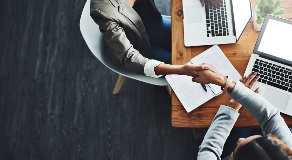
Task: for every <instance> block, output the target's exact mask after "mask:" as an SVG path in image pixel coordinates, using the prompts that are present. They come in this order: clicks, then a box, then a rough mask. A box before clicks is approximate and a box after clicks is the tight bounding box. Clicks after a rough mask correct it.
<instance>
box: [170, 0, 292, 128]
mask: <svg viewBox="0 0 292 160" xmlns="http://www.w3.org/2000/svg"><path fill="white" fill-rule="evenodd" d="M255 2H256V0H252V4H253V5H254V4H255ZM282 2H283V4H282V7H283V8H285V9H286V12H285V14H284V15H283V17H284V18H288V19H292V1H291V0H283V1H282ZM171 9H172V11H171V20H172V64H185V63H187V62H189V61H190V59H191V58H192V57H194V56H196V55H198V54H199V53H201V52H203V51H205V50H206V49H208V48H209V47H210V46H203V47H189V48H186V47H185V46H184V39H183V15H182V10H183V9H182V0H172V8H171ZM258 34H259V32H256V31H255V30H254V29H253V23H252V22H250V23H249V24H248V25H247V27H246V29H245V30H244V32H243V34H242V35H241V37H240V39H239V41H238V42H237V43H235V44H228V45H220V48H221V49H222V51H223V52H224V53H225V55H226V56H227V57H228V59H229V60H230V61H231V63H232V64H233V65H234V67H235V68H236V69H237V70H238V72H239V73H240V74H241V75H243V74H244V71H245V68H246V66H247V63H248V60H249V58H250V56H251V54H252V51H253V48H254V45H255V43H256V40H257V37H258ZM229 99H230V97H229V95H228V94H225V95H221V96H218V97H216V98H214V99H212V100H211V101H209V102H207V103H205V104H204V105H203V106H201V107H199V108H197V109H195V110H194V111H192V112H191V113H187V112H186V111H185V109H184V108H183V106H182V104H181V103H180V101H179V100H178V98H177V97H176V95H175V94H174V93H172V126H173V127H189V128H208V127H209V126H210V124H211V122H212V120H213V117H214V116H215V114H216V113H217V110H218V107H219V106H220V105H221V104H226V103H227V102H228V101H229ZM282 115H283V117H284V119H285V121H286V123H287V124H288V125H289V126H292V117H290V116H287V115H284V114H282ZM247 126H248V127H257V126H258V122H257V121H256V120H255V118H253V117H252V116H251V115H250V114H249V113H248V112H247V111H246V110H245V109H244V108H242V109H241V110H240V116H239V118H238V120H237V122H236V123H235V127H247Z"/></svg>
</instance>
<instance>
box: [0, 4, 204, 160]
mask: <svg viewBox="0 0 292 160" xmlns="http://www.w3.org/2000/svg"><path fill="white" fill-rule="evenodd" d="M85 1H86V0H75V1H71V0H61V1H59V0H30V1H23V0H16V1H11V0H1V1H0V17H1V18H0V42H1V43H0V55H1V58H0V159H1V160H28V159H29V160H34V159H36V160H47V159H48V160H75V159H81V160H156V159H157V160H163V159H165V160H191V159H195V157H196V154H197V150H198V146H199V144H200V140H194V138H193V136H192V132H191V130H189V129H174V128H172V127H171V117H170V116H171V108H170V97H169V96H168V93H167V91H166V89H165V88H164V87H157V86H152V85H149V84H144V83H141V82H137V81H134V80H126V82H125V84H124V86H123V88H122V90H121V92H120V94H119V95H118V96H117V97H113V96H112V95H111V92H112V89H113V86H114V84H115V81H116V79H117V74H115V73H113V72H112V71H110V70H108V69H107V68H106V67H104V66H103V65H102V64H101V63H100V62H98V61H97V60H96V59H95V57H94V56H93V55H92V54H91V52H90V51H89V49H88V48H87V46H86V44H85V42H84V40H83V38H82V36H81V34H80V31H79V18H80V14H81V11H82V9H83V6H84V4H85ZM162 1H163V0H161V2H159V1H158V2H157V3H158V4H159V5H161V6H163V4H162ZM162 9H165V8H162ZM165 11H166V13H167V9H165ZM168 12H169V11H168Z"/></svg>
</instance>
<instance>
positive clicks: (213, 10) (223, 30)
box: [205, 0, 229, 37]
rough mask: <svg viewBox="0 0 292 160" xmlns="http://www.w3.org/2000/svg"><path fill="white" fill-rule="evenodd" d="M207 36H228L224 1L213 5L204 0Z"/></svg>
mask: <svg viewBox="0 0 292 160" xmlns="http://www.w3.org/2000/svg"><path fill="white" fill-rule="evenodd" d="M205 11H206V24H207V37H218V36H229V31H228V22H227V12H226V2H225V0H222V2H221V4H220V5H219V6H217V7H213V6H212V5H211V4H210V3H209V0H205Z"/></svg>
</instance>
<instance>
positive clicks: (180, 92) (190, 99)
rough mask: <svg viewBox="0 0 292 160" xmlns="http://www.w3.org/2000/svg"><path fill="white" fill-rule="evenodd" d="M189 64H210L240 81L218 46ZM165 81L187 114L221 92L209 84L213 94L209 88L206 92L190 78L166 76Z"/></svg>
mask: <svg viewBox="0 0 292 160" xmlns="http://www.w3.org/2000/svg"><path fill="white" fill-rule="evenodd" d="M191 63H193V64H195V65H200V64H202V63H208V64H212V65H213V66H215V67H216V69H217V70H218V71H219V72H221V73H222V74H224V75H228V76H230V77H231V78H232V79H233V80H235V81H236V80H239V79H241V76H240V74H239V73H238V72H237V70H236V69H235V68H234V67H233V65H232V64H231V63H230V61H229V60H228V59H227V57H226V56H225V55H224V53H223V52H222V51H221V49H220V48H219V47H218V46H213V47H211V48H209V49H208V50H206V51H205V52H203V53H201V54H199V55H198V56H196V57H194V58H193V59H191ZM166 80H167V81H168V83H169V84H170V86H171V88H172V89H173V91H174V92H175V94H176V96H177V97H178V99H179V100H180V102H181V103H182V105H183V107H184V108H185V110H186V111H187V112H191V111H192V110H194V109H196V108H198V107H199V106H201V105H202V104H204V103H205V102H207V101H209V100H210V99H212V98H213V97H215V96H217V95H218V94H220V93H221V92H222V91H221V87H219V86H217V85H213V84H209V86H210V87H211V88H212V89H213V91H214V92H215V93H213V92H212V91H211V88H209V87H207V92H206V91H204V89H203V87H202V86H201V84H199V83H195V82H192V77H190V76H185V75H167V76H166Z"/></svg>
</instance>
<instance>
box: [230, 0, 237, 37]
mask: <svg viewBox="0 0 292 160" xmlns="http://www.w3.org/2000/svg"><path fill="white" fill-rule="evenodd" d="M229 1H230V7H231V16H232V18H231V19H232V25H233V27H232V28H233V34H234V36H235V37H236V29H235V21H234V12H233V4H232V0H229ZM236 41H238V39H237V38H236Z"/></svg>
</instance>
